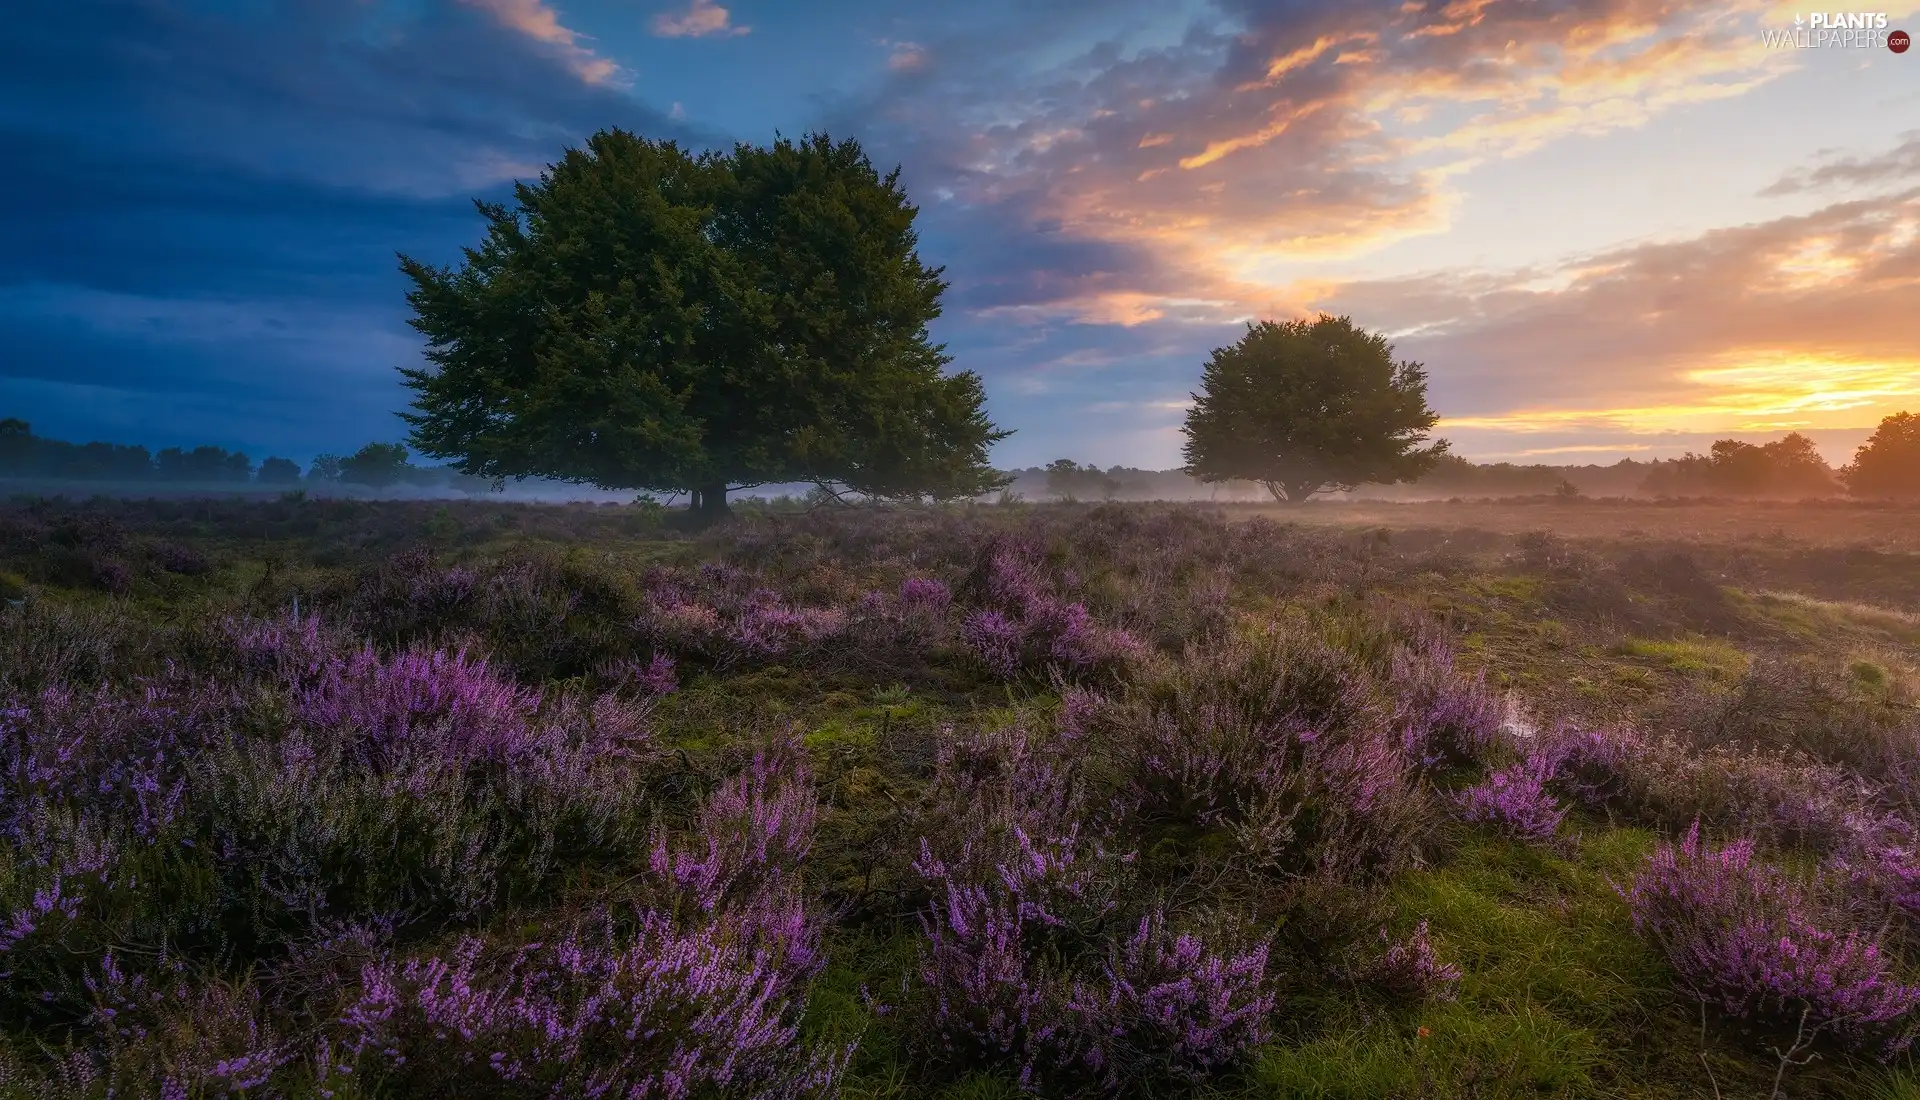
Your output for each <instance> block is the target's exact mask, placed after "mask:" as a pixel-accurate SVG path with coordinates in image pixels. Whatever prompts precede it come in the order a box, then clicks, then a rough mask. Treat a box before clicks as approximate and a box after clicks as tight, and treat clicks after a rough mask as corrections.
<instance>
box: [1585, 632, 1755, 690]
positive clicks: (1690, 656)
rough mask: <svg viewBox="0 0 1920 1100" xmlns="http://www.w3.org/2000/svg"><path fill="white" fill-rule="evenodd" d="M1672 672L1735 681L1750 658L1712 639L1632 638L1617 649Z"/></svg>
mask: <svg viewBox="0 0 1920 1100" xmlns="http://www.w3.org/2000/svg"><path fill="white" fill-rule="evenodd" d="M1617 652H1619V653H1620V654H1621V655H1622V656H1625V657H1640V658H1644V659H1646V660H1648V661H1651V662H1653V663H1654V664H1656V665H1658V666H1660V667H1662V668H1665V669H1667V670H1669V671H1672V672H1678V673H1681V674H1683V675H1687V676H1696V677H1701V678H1704V679H1708V680H1720V681H1731V680H1734V679H1737V678H1738V677H1739V675H1740V674H1741V673H1742V672H1745V671H1746V670H1747V662H1748V657H1747V654H1746V653H1745V652H1743V651H1742V650H1740V649H1737V648H1735V647H1734V646H1733V645H1731V644H1729V643H1727V642H1723V641H1717V640H1714V639H1708V638H1696V639H1678V640H1663V639H1654V638H1628V639H1626V640H1625V641H1623V642H1621V643H1620V645H1619V648H1618V650H1617Z"/></svg>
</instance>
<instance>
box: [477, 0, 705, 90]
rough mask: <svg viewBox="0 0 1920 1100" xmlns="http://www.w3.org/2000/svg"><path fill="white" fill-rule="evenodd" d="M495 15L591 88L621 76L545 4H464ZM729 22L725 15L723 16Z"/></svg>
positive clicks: (522, 0)
mask: <svg viewBox="0 0 1920 1100" xmlns="http://www.w3.org/2000/svg"><path fill="white" fill-rule="evenodd" d="M464 2H465V3H468V4H472V5H473V6H475V7H478V8H482V9H484V10H486V11H488V12H491V13H492V14H493V17H494V18H495V19H498V20H499V21H500V25H501V26H504V27H510V28H512V29H513V30H516V31H518V32H520V33H521V34H524V35H526V36H527V37H528V38H531V39H533V40H534V41H535V42H539V43H542V44H544V45H546V46H548V47H550V48H552V49H553V51H554V52H555V54H556V55H557V56H559V57H560V58H561V59H563V60H564V61H565V63H566V65H567V68H569V69H571V70H572V71H573V73H574V74H575V75H576V76H578V77H579V78H580V79H582V80H584V81H586V82H587V83H589V84H602V83H606V82H608V81H610V80H613V79H615V78H616V77H619V76H620V75H621V72H620V67H619V66H618V65H615V64H614V63H613V62H611V61H609V60H607V59H606V58H604V57H596V56H594V53H593V51H592V50H589V49H587V48H586V47H585V46H582V45H581V44H580V34H579V32H577V31H574V30H571V29H569V28H567V27H565V26H562V25H561V23H560V13H558V12H556V11H554V10H553V8H551V7H549V6H548V5H547V4H546V3H544V2H543V0H464ZM721 16H722V18H723V19H724V18H725V13H724V12H722V13H721Z"/></svg>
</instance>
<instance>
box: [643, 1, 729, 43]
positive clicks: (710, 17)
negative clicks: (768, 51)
mask: <svg viewBox="0 0 1920 1100" xmlns="http://www.w3.org/2000/svg"><path fill="white" fill-rule="evenodd" d="M652 26H653V33H654V34H655V35H657V36H659V37H661V38H705V37H707V36H709V35H716V34H718V35H727V36H732V35H736V34H746V33H747V32H749V31H751V30H752V29H753V28H752V27H743V26H739V25H737V24H735V23H734V22H733V16H732V15H731V14H730V13H729V12H728V11H727V9H725V8H723V7H721V6H720V5H719V4H716V3H714V0H693V3H692V4H691V5H690V6H689V7H688V8H687V10H685V11H683V12H679V13H673V12H661V13H660V14H658V15H656V16H654V17H653V24H652Z"/></svg>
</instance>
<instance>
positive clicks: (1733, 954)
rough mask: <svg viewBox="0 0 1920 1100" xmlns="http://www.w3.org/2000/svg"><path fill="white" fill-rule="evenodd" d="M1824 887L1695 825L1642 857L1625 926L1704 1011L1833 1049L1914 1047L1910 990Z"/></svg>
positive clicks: (1747, 845) (1916, 992) (1918, 998)
mask: <svg viewBox="0 0 1920 1100" xmlns="http://www.w3.org/2000/svg"><path fill="white" fill-rule="evenodd" d="M1830 886H1831V884H1830V883H1829V882H1827V881H1825V880H1824V878H1822V877H1816V878H1814V879H1813V880H1811V881H1801V880H1797V879H1794V878H1792V877H1790V876H1788V875H1787V874H1785V873H1784V872H1782V871H1780V870H1779V869H1778V868H1775V867H1772V866H1769V865H1767V864H1764V863H1759V862H1757V861H1756V860H1755V858H1754V848H1753V845H1752V843H1751V842H1748V841H1733V842H1730V843H1728V844H1724V845H1721V846H1719V847H1713V846H1710V845H1707V844H1705V843H1703V842H1702V841H1701V839H1700V827H1699V825H1698V824H1696V825H1695V826H1694V827H1693V828H1692V829H1691V830H1689V831H1688V833H1687V835H1686V837H1685V839H1683V840H1682V841H1681V843H1680V844H1678V845H1670V844H1669V845H1662V846H1661V847H1660V849H1659V850H1658V851H1656V852H1655V853H1654V854H1653V856H1652V857H1651V858H1650V859H1649V861H1648V863H1647V866H1646V869H1645V870H1643V871H1642V872H1641V873H1640V875H1639V877H1638V878H1637V879H1635V881H1634V883H1633V886H1632V888H1631V889H1630V890H1629V891H1627V892H1626V897H1627V900H1628V902H1629V903H1630V904H1631V906H1632V909H1633V924H1634V927H1635V929H1637V930H1638V931H1639V932H1640V934H1641V935H1643V936H1645V937H1646V938H1647V939H1648V940H1650V941H1651V942H1652V943H1654V944H1655V945H1656V946H1657V947H1659V948H1660V950H1661V952H1662V953H1663V954H1664V955H1665V956H1666V959H1667V962H1668V963H1669V964H1670V965H1671V966H1672V967H1673V968H1674V970H1675V972H1676V973H1677V974H1678V975H1679V977H1680V980H1681V982H1682V984H1683V985H1685V986H1686V987H1687V988H1688V989H1690V990H1691V991H1692V992H1693V993H1694V994H1695V995H1696V996H1698V997H1699V998H1700V999H1701V1000H1702V1001H1703V1002H1705V1003H1707V1004H1709V1005H1712V1006H1713V1007H1715V1008H1717V1009H1719V1010H1720V1011H1722V1012H1724V1013H1726V1014H1728V1015H1730V1016H1734V1017H1737V1018H1740V1019H1746V1020H1751V1021H1754V1022H1758V1023H1764V1024H1768V1025H1771V1026H1773V1027H1776V1028H1783V1029H1786V1030H1788V1031H1789V1032H1791V1031H1792V1029H1793V1028H1794V1027H1795V1025H1796V1022H1797V1021H1800V1020H1802V1019H1803V1018H1804V1020H1805V1022H1806V1024H1807V1025H1808V1026H1810V1027H1812V1028H1814V1029H1815V1030H1816V1031H1817V1032H1824V1033H1826V1034H1828V1035H1830V1036H1831V1037H1832V1038H1833V1039H1834V1040H1836V1041H1838V1042H1840V1043H1842V1044H1844V1045H1847V1046H1852V1047H1855V1048H1877V1049H1879V1050H1880V1051H1881V1052H1883V1053H1887V1054H1892V1053H1897V1052H1898V1051H1901V1050H1904V1049H1906V1047H1907V1046H1908V1045H1910V1044H1911V1043H1912V1041H1913V1019H1912V1016H1913V1010H1914V1007H1915V1005H1916V1004H1920V988H1916V987H1914V986H1912V985H1908V984H1905V983H1903V982H1901V981H1899V980H1898V979H1897V978H1896V977H1895V975H1894V973H1893V969H1892V962H1891V960H1890V959H1888V958H1887V957H1886V956H1885V955H1884V954H1883V953H1882V952H1881V950H1880V947H1879V945H1878V944H1876V943H1875V942H1874V940H1873V938H1872V937H1871V936H1870V935H1869V934H1867V933H1866V932H1864V931H1861V930H1858V929H1856V928H1854V927H1852V926H1851V922H1850V921H1849V920H1848V917H1847V914H1846V911H1845V909H1844V908H1843V907H1842V906H1841V905H1839V904H1838V903H1837V902H1836V901H1834V900H1833V899H1831V898H1830V897H1829V896H1828V894H1827V893H1826V891H1827V890H1828V889H1830Z"/></svg>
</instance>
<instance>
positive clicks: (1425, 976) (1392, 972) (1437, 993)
mask: <svg viewBox="0 0 1920 1100" xmlns="http://www.w3.org/2000/svg"><path fill="white" fill-rule="evenodd" d="M1380 944H1381V946H1382V947H1383V948H1385V950H1384V951H1382V952H1381V954H1380V957H1379V958H1378V959H1376V960H1374V961H1373V962H1372V963H1371V964H1370V965H1368V966H1367V967H1365V968H1364V969H1363V970H1362V972H1361V977H1362V978H1363V979H1364V980H1365V981H1366V982H1367V983H1368V984H1370V985H1372V986H1374V987H1375V988H1377V989H1380V990H1381V991H1383V992H1385V993H1388V994H1391V995H1393V996H1397V997H1405V998H1409V999H1426V998H1433V999H1437V1000H1450V999H1451V998H1452V997H1453V996H1454V987H1455V986H1456V985H1457V984H1458V983H1459V981H1460V970H1459V968H1458V967H1454V966H1449V965H1447V964H1445V963H1442V962H1441V961H1440V959H1439V956H1437V955H1436V954H1435V953H1434V950H1433V943H1432V941H1431V940H1430V939H1429V938H1428V932H1427V922H1426V921H1424V920H1423V921H1421V922H1420V923H1419V924H1417V925H1415V926H1414V929H1413V932H1412V933H1411V934H1410V935H1408V936H1407V938H1406V939H1403V940H1395V939H1393V938H1392V937H1391V936H1389V935H1388V934H1387V930H1386V929H1384V928H1382V929H1381V930H1380Z"/></svg>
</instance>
